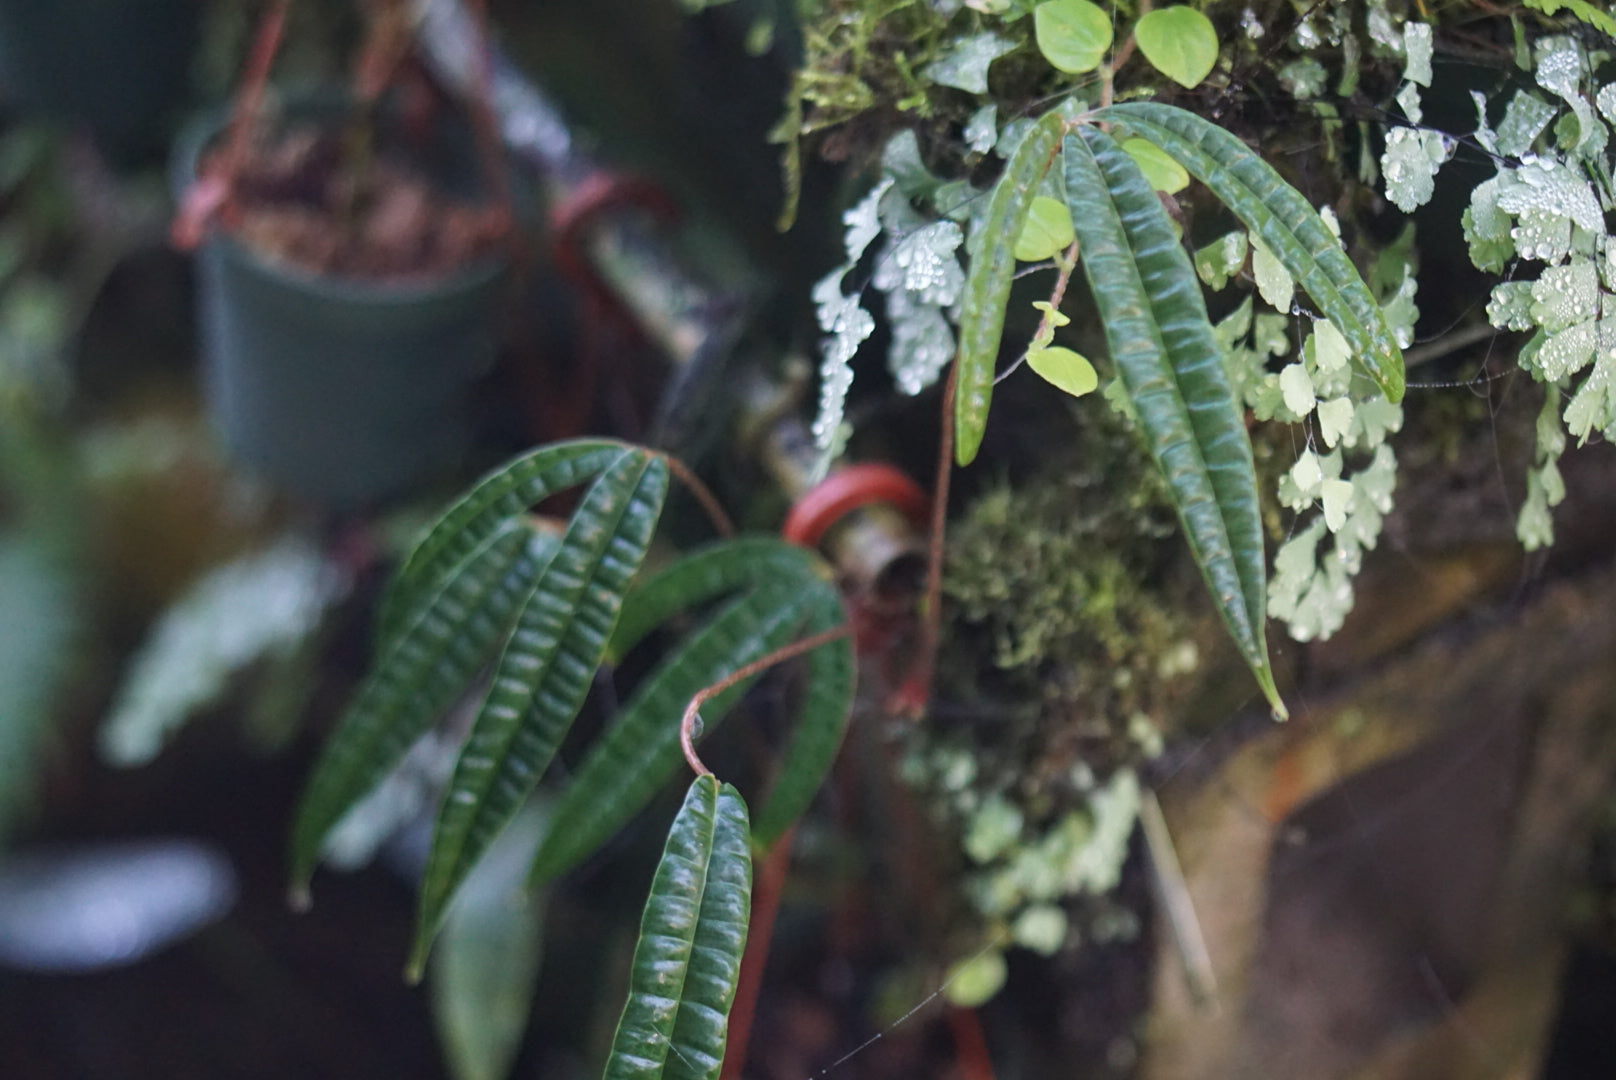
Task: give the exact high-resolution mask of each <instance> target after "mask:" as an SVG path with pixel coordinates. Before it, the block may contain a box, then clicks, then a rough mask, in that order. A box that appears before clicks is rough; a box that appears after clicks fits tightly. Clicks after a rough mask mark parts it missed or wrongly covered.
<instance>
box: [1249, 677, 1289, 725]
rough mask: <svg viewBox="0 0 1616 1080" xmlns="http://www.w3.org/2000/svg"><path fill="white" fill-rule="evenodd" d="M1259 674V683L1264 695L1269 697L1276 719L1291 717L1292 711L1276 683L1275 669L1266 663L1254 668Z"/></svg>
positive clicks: (1281, 719)
mask: <svg viewBox="0 0 1616 1080" xmlns="http://www.w3.org/2000/svg"><path fill="white" fill-rule="evenodd" d="M1254 674H1255V675H1256V676H1257V685H1258V686H1260V687H1261V688H1262V692H1263V697H1265V698H1267V699H1268V707H1269V709H1270V710H1271V711H1272V712H1273V716H1274V720H1275V721H1278V722H1283V721H1285V720H1289V719H1290V718H1291V711H1290V710H1289V709H1287V708H1286V707H1285V699H1284V698H1282V697H1280V696H1279V687H1278V686H1276V685H1275V684H1274V671H1273V669H1272V668H1270V667H1268V666H1267V665H1266V664H1264V665H1263V666H1262V667H1260V668H1256V669H1255V670H1254Z"/></svg>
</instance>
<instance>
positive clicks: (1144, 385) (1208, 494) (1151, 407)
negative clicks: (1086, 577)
mask: <svg viewBox="0 0 1616 1080" xmlns="http://www.w3.org/2000/svg"><path fill="white" fill-rule="evenodd" d="M1064 155H1065V168H1066V196H1067V198H1068V199H1069V200H1070V201H1071V204H1072V218H1073V221H1074V224H1075V225H1076V227H1077V234H1078V241H1079V243H1080V244H1081V245H1082V250H1083V270H1084V273H1085V275H1086V276H1087V278H1088V282H1089V288H1090V290H1091V291H1092V292H1093V294H1094V298H1095V302H1096V304H1097V306H1098V307H1099V311H1100V317H1101V321H1102V323H1103V324H1104V326H1105V334H1106V340H1107V342H1108V343H1109V345H1110V348H1111V359H1112V362H1113V363H1115V364H1116V366H1117V370H1118V372H1119V373H1120V375H1121V376H1122V381H1123V385H1124V386H1125V387H1126V388H1127V391H1128V394H1129V397H1130V398H1131V399H1132V402H1133V406H1134V411H1135V413H1136V415H1137V416H1138V418H1139V424H1140V427H1141V429H1142V430H1143V432H1144V435H1145V441H1146V444H1147V445H1148V447H1149V449H1150V452H1151V455H1152V456H1153V457H1154V458H1155V459H1156V462H1157V464H1158V465H1159V466H1160V467H1161V470H1162V473H1163V474H1164V476H1165V477H1166V479H1167V484H1168V488H1169V490H1170V491H1171V493H1172V497H1173V501H1174V503H1175V504H1176V505H1177V508H1178V512H1179V516H1180V518H1181V520H1182V521H1183V523H1184V531H1185V535H1186V537H1187V539H1188V540H1189V543H1190V548H1191V550H1192V551H1193V552H1194V554H1195V558H1196V562H1197V563H1199V565H1200V567H1201V572H1202V574H1203V575H1205V577H1206V581H1207V585H1208V587H1209V588H1210V589H1211V590H1212V596H1213V598H1214V599H1215V600H1216V601H1217V604H1218V608H1219V610H1220V611H1221V612H1222V614H1223V618H1224V622H1225V623H1226V624H1227V625H1228V627H1229V632H1230V633H1231V635H1232V636H1233V637H1234V640H1235V644H1236V645H1238V646H1239V648H1240V651H1241V653H1242V655H1243V656H1244V657H1245V659H1246V662H1247V664H1249V665H1250V666H1251V669H1252V671H1253V673H1254V674H1255V675H1256V676H1257V681H1258V682H1259V684H1261V686H1262V688H1263V692H1264V693H1265V694H1266V695H1267V696H1268V698H1269V700H1270V701H1271V702H1272V703H1273V705H1274V708H1275V709H1276V710H1278V711H1281V712H1282V711H1283V705H1282V704H1281V703H1280V700H1279V696H1278V693H1277V692H1276V691H1275V689H1274V683H1273V675H1272V672H1271V670H1270V668H1269V664H1268V647H1267V641H1266V638H1265V637H1264V621H1265V611H1266V604H1267V576H1266V571H1265V563H1264V559H1263V537H1262V521H1261V518H1260V517H1259V515H1258V508H1257V479H1256V470H1255V468H1254V466H1253V464H1252V454H1251V443H1250V440H1249V439H1248V438H1247V435H1246V428H1245V421H1244V415H1243V412H1242V410H1241V409H1240V407H1239V403H1238V401H1237V400H1236V399H1235V396H1234V391H1233V390H1232V389H1231V387H1230V385H1229V379H1228V375H1227V374H1226V373H1225V371H1224V367H1223V357H1222V351H1221V350H1220V348H1219V347H1218V342H1217V338H1216V336H1215V335H1214V333H1213V330H1212V326H1211V323H1210V322H1209V320H1208V319H1207V315H1206V305H1205V302H1204V301H1203V300H1202V298H1201V287H1200V283H1199V282H1198V281H1197V279H1196V277H1195V268H1194V267H1193V266H1192V265H1191V264H1190V260H1189V256H1188V255H1186V254H1185V253H1184V249H1183V248H1182V247H1181V246H1180V245H1179V242H1178V238H1177V236H1176V235H1175V234H1174V231H1173V227H1172V223H1171V222H1170V221H1169V219H1168V217H1167V213H1166V211H1165V210H1163V208H1162V205H1161V200H1160V199H1159V198H1157V196H1156V193H1155V191H1154V190H1153V189H1152V188H1151V186H1150V182H1149V181H1148V180H1147V179H1146V178H1145V176H1144V174H1143V173H1142V172H1141V171H1140V169H1139V166H1138V164H1137V163H1136V162H1135V161H1134V160H1133V158H1132V157H1131V156H1129V154H1128V153H1127V152H1126V151H1125V150H1123V149H1122V148H1121V147H1120V146H1118V145H1117V143H1116V142H1115V141H1114V140H1113V139H1112V138H1111V137H1110V136H1109V135H1107V134H1105V133H1104V132H1102V131H1100V130H1099V129H1098V128H1093V127H1084V128H1081V129H1079V132H1078V133H1076V134H1073V135H1069V136H1067V138H1066V142H1065V148H1064Z"/></svg>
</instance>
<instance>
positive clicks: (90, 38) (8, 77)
mask: <svg viewBox="0 0 1616 1080" xmlns="http://www.w3.org/2000/svg"><path fill="white" fill-rule="evenodd" d="M201 7H202V5H201V4H200V3H198V2H197V0H139V2H135V0H4V2H3V3H0V100H3V101H4V103H5V104H6V105H8V106H10V107H11V108H14V109H17V110H18V111H20V112H22V113H25V114H34V115H39V116H42V117H45V118H48V119H51V120H55V121H58V122H62V123H66V124H73V125H82V126H87V127H89V128H90V129H91V130H93V131H94V132H95V133H96V135H97V136H98V137H99V138H100V140H101V141H102V142H103V143H104V144H105V145H106V146H107V148H108V149H110V150H113V151H115V152H117V153H120V154H131V153H136V152H138V151H141V150H146V151H150V150H152V149H153V148H154V147H155V146H156V145H157V143H158V140H159V138H160V136H161V135H162V134H163V127H162V124H163V121H165V120H167V119H168V118H170V116H171V115H172V114H173V112H174V110H175V109H176V108H178V107H179V106H180V104H181V102H182V101H183V99H184V96H185V92H186V90H187V88H188V85H189V81H190V64H191V53H192V47H193V45H194V44H195V41H196V36H197V22H198V18H199V16H200V13H201Z"/></svg>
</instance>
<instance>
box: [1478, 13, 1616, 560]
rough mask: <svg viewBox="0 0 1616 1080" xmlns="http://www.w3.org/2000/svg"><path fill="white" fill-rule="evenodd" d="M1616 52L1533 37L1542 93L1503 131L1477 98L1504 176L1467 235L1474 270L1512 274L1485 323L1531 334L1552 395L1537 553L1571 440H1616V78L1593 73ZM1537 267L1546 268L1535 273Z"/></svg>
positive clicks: (1529, 513)
mask: <svg viewBox="0 0 1616 1080" xmlns="http://www.w3.org/2000/svg"><path fill="white" fill-rule="evenodd" d="M1609 57H1610V52H1609V51H1608V50H1601V49H1596V48H1591V47H1590V46H1589V45H1587V44H1585V43H1584V42H1582V41H1579V40H1578V39H1576V38H1572V37H1565V36H1553V37H1547V38H1544V39H1542V40H1541V41H1539V42H1537V43H1536V47H1535V49H1534V51H1533V58H1534V62H1535V76H1536V82H1537V87H1538V89H1536V90H1519V91H1517V92H1516V93H1515V94H1514V95H1513V96H1512V97H1511V98H1510V99H1509V101H1508V104H1507V105H1506V107H1505V109H1504V113H1503V116H1502V118H1501V119H1500V120H1499V121H1498V125H1497V127H1496V128H1494V127H1492V125H1491V124H1490V123H1489V120H1488V105H1489V102H1488V101H1487V100H1486V98H1485V97H1484V96H1483V95H1481V94H1474V95H1473V96H1474V98H1475V100H1476V107H1477V113H1478V127H1477V131H1476V133H1475V139H1476V141H1477V142H1478V143H1479V144H1480V145H1481V146H1482V147H1483V148H1484V149H1486V150H1487V151H1488V152H1489V153H1490V154H1492V155H1493V157H1494V160H1495V162H1496V163H1497V165H1498V171H1497V174H1496V175H1494V176H1493V177H1491V178H1490V179H1488V180H1486V181H1484V182H1483V183H1481V184H1480V185H1478V186H1477V187H1476V189H1475V190H1474V192H1472V193H1471V197H1470V206H1469V208H1468V209H1467V210H1466V211H1465V214H1464V230H1465V239H1466V240H1467V241H1468V242H1469V245H1470V258H1471V261H1472V262H1474V263H1475V264H1476V266H1478V267H1479V268H1481V269H1482V270H1486V271H1490V272H1493V273H1500V272H1510V273H1511V274H1512V276H1513V277H1514V280H1510V281H1505V282H1503V283H1501V284H1499V285H1497V286H1495V287H1494V289H1493V292H1492V297H1491V300H1490V301H1489V303H1488V305H1487V317H1488V319H1489V321H1491V322H1492V324H1493V325H1494V326H1497V327H1499V328H1500V329H1508V330H1520V331H1525V330H1530V331H1533V332H1534V333H1533V335H1532V338H1531V339H1530V340H1529V341H1528V342H1527V344H1526V345H1525V346H1524V347H1523V348H1522V349H1521V351H1520V365H1521V367H1522V368H1524V369H1525V370H1526V371H1527V372H1528V373H1529V374H1531V375H1532V377H1533V378H1534V379H1536V380H1538V381H1539V382H1542V383H1544V384H1545V391H1546V399H1545V405H1544V412H1543V414H1542V415H1541V416H1540V417H1539V419H1538V424H1537V450H1536V453H1535V454H1534V459H1533V463H1532V466H1531V467H1530V469H1529V471H1528V473H1527V481H1526V499H1525V502H1524V504H1523V505H1522V507H1521V511H1520V517H1519V519H1518V521H1517V524H1516V532H1517V535H1518V536H1519V537H1520V540H1521V542H1522V543H1523V544H1525V545H1526V547H1527V548H1528V549H1529V550H1530V549H1536V548H1540V547H1544V546H1546V545H1548V544H1550V543H1552V542H1553V540H1554V526H1553V519H1552V516H1551V513H1550V511H1551V509H1552V508H1553V507H1554V506H1555V505H1556V504H1557V503H1559V502H1560V501H1561V500H1562V499H1563V498H1564V497H1565V485H1564V483H1563V482H1562V480H1561V479H1560V472H1559V458H1560V454H1561V452H1562V451H1563V450H1564V448H1565V445H1566V437H1567V434H1569V435H1570V436H1572V437H1574V438H1576V439H1577V440H1578V442H1579V443H1582V442H1587V441H1588V439H1589V438H1590V437H1592V436H1593V435H1594V434H1595V433H1601V434H1603V435H1604V437H1605V438H1607V439H1610V438H1616V237H1613V236H1612V235H1611V232H1610V229H1609V228H1608V226H1607V224H1606V215H1607V214H1608V213H1610V212H1611V211H1612V210H1616V179H1613V176H1612V171H1611V165H1610V158H1609V156H1608V148H1609V144H1610V142H1611V136H1612V134H1613V133H1616V83H1606V84H1604V85H1599V84H1598V83H1597V81H1596V79H1595V78H1594V72H1595V71H1597V70H1598V69H1599V68H1600V66H1601V65H1602V64H1604V63H1605V62H1606V61H1607V60H1608V59H1609ZM1533 263H1538V264H1541V266H1540V267H1538V268H1536V273H1535V276H1533V275H1532V271H1533V267H1532V266H1531V265H1530V264H1533ZM1562 425H1563V426H1562Z"/></svg>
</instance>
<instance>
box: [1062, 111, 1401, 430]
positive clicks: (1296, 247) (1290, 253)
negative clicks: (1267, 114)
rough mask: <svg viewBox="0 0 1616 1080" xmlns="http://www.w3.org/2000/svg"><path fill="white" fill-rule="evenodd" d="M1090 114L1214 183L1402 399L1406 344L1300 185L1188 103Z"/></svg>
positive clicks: (1358, 356) (1380, 382) (1367, 367)
mask: <svg viewBox="0 0 1616 1080" xmlns="http://www.w3.org/2000/svg"><path fill="white" fill-rule="evenodd" d="M1092 115H1093V117H1094V118H1095V119H1096V120H1105V121H1109V122H1111V123H1114V124H1118V125H1120V126H1122V127H1124V128H1126V129H1127V130H1128V131H1130V132H1132V133H1133V134H1136V135H1139V136H1141V137H1143V138H1145V139H1148V140H1150V141H1151V142H1153V143H1155V144H1156V145H1157V146H1159V147H1161V148H1162V149H1163V150H1165V151H1167V152H1168V153H1169V154H1171V155H1172V156H1173V157H1175V158H1177V159H1178V161H1179V162H1180V163H1181V164H1182V165H1183V166H1184V167H1185V168H1186V169H1188V170H1189V171H1190V172H1192V173H1194V174H1195V176H1196V177H1197V178H1198V179H1199V180H1200V181H1201V182H1202V183H1203V184H1205V185H1206V186H1207V187H1209V188H1211V189H1212V193H1213V194H1214V195H1216V196H1217V197H1218V198H1219V199H1221V200H1223V202H1224V204H1225V205H1227V206H1228V207H1229V209H1230V210H1233V211H1234V212H1235V215H1236V216H1238V217H1239V218H1240V220H1242V221H1243V222H1245V224H1246V227H1247V228H1248V229H1250V230H1251V231H1253V232H1255V233H1256V234H1257V235H1258V236H1260V237H1261V238H1262V240H1263V242H1264V243H1265V244H1267V246H1268V248H1269V250H1270V251H1272V252H1273V253H1274V256H1275V257H1276V258H1278V259H1279V261H1280V262H1281V263H1282V264H1283V265H1284V267H1285V269H1286V270H1288V271H1290V274H1291V276H1292V277H1294V278H1295V279H1296V280H1297V281H1298V282H1299V283H1300V284H1301V286H1302V288H1304V289H1306V290H1307V293H1308V295H1309V296H1311V297H1312V298H1313V302H1314V303H1316V304H1318V306H1319V310H1320V311H1321V312H1323V313H1324V316H1325V317H1326V318H1328V319H1329V320H1330V321H1331V322H1332V323H1334V324H1335V326H1336V329H1338V330H1340V331H1341V333H1342V335H1343V336H1344V337H1346V339H1347V341H1348V342H1349V343H1350V344H1351V345H1352V358H1353V362H1354V363H1356V364H1357V365H1358V366H1359V368H1360V369H1362V371H1363V372H1364V373H1365V374H1366V375H1368V376H1369V378H1370V379H1372V380H1374V382H1375V385H1377V386H1379V387H1380V389H1381V392H1382V393H1384V394H1385V395H1386V397H1387V398H1388V399H1390V400H1391V401H1393V402H1397V401H1401V400H1403V351H1402V349H1400V348H1399V347H1398V345H1397V339H1396V337H1395V336H1394V335H1393V334H1392V331H1391V328H1390V327H1388V326H1387V325H1386V318H1385V315H1384V314H1383V313H1382V312H1381V310H1380V305H1379V304H1377V303H1375V298H1374V297H1373V296H1372V295H1370V292H1369V288H1368V286H1366V285H1365V284H1364V283H1363V279H1362V278H1360V277H1359V276H1358V271H1357V270H1356V268H1354V267H1353V265H1352V260H1351V259H1349V258H1347V254H1346V252H1344V251H1342V250H1341V245H1340V243H1339V242H1338V241H1337V240H1336V238H1335V235H1334V234H1333V233H1331V232H1330V230H1329V228H1328V227H1327V226H1326V225H1325V224H1324V221H1323V219H1321V218H1320V217H1319V215H1318V213H1317V212H1316V211H1315V210H1314V209H1313V207H1312V206H1310V205H1309V204H1308V201H1307V199H1306V198H1304V197H1303V196H1302V194H1301V192H1299V191H1297V190H1296V189H1295V188H1293V187H1291V186H1290V185H1289V184H1287V183H1286V182H1285V180H1284V179H1283V178H1282V177H1281V176H1280V175H1279V173H1277V172H1275V171H1274V169H1273V167H1272V166H1271V165H1269V164H1268V163H1267V162H1266V161H1264V160H1263V159H1262V158H1260V157H1258V156H1257V155H1256V154H1254V153H1253V152H1252V151H1251V148H1250V147H1248V146H1247V145H1246V144H1245V143H1243V142H1241V141H1240V140H1239V139H1238V138H1237V137H1235V136H1234V135H1232V134H1231V133H1229V132H1227V131H1225V130H1224V129H1223V128H1221V127H1218V125H1216V124H1214V123H1212V122H1211V121H1209V120H1205V119H1202V118H1201V117H1199V116H1196V115H1195V114H1193V113H1188V112H1185V111H1184V110H1183V109H1178V108H1174V107H1173V106H1171V105H1160V104H1156V103H1154V102H1148V101H1132V102H1127V103H1125V104H1122V105H1112V106H1110V107H1108V108H1104V109H1100V110H1097V111H1096V112H1095V113H1093V114H1092Z"/></svg>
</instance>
